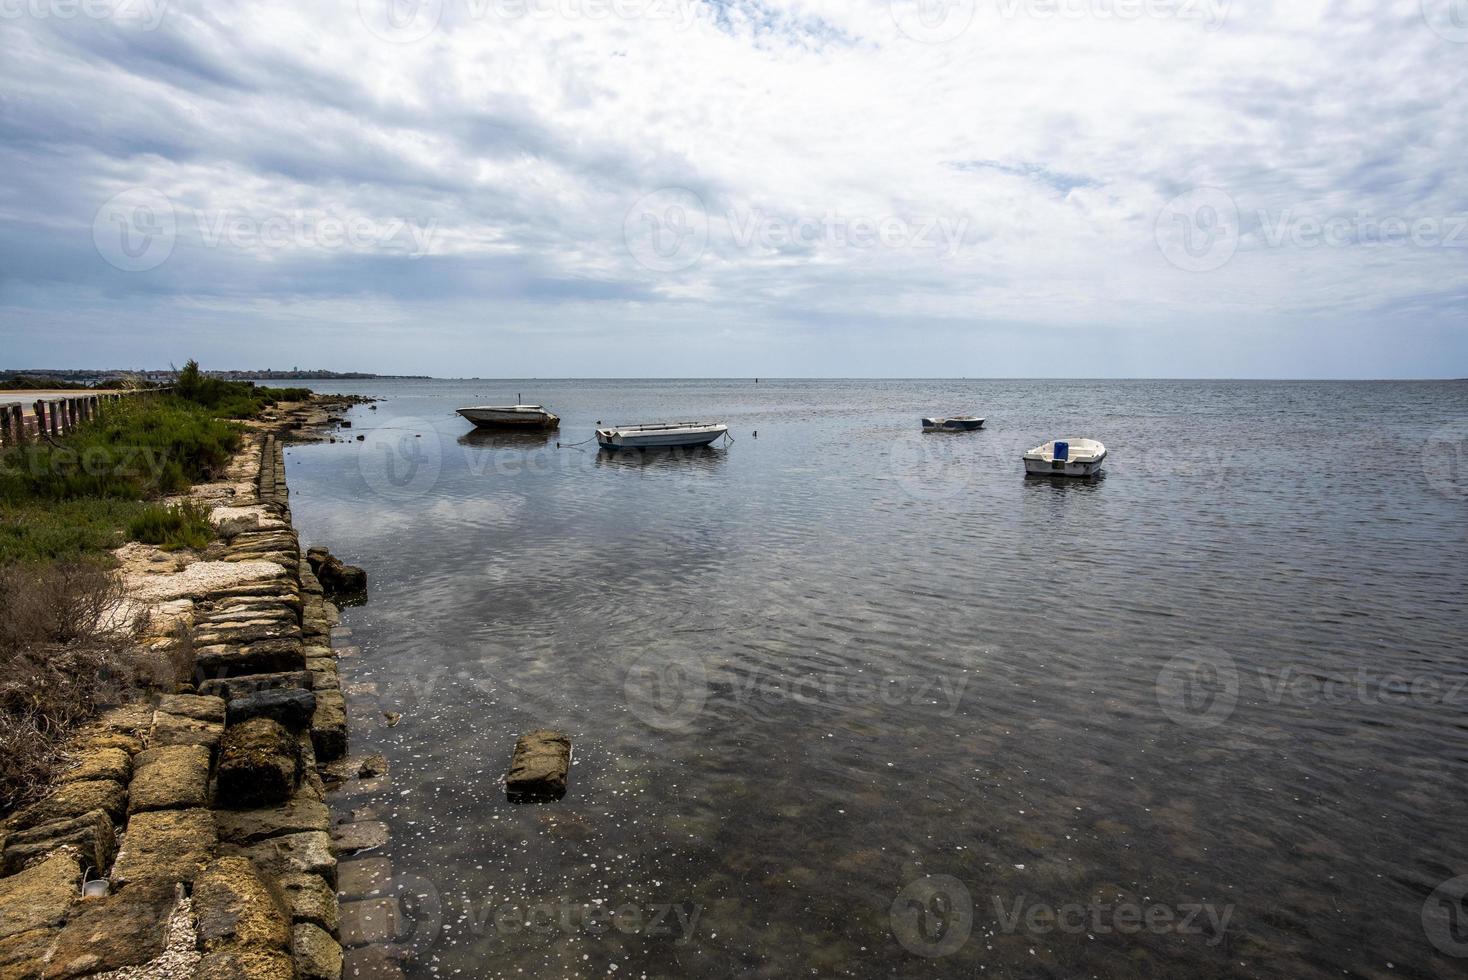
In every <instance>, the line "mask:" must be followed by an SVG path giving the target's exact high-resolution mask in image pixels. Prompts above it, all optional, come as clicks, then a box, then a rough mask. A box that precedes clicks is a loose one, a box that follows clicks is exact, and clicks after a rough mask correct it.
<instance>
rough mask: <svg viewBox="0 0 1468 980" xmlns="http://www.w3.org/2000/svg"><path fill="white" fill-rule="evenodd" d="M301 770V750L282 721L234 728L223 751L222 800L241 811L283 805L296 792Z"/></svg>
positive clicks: (254, 722) (252, 721)
mask: <svg viewBox="0 0 1468 980" xmlns="http://www.w3.org/2000/svg"><path fill="white" fill-rule="evenodd" d="M301 770H302V764H301V748H300V746H299V745H298V744H297V743H296V740H295V738H294V737H293V736H292V735H291V733H290V732H288V731H286V730H285V728H284V727H282V726H281V724H280V723H279V722H277V721H274V720H272V719H270V718H252V719H250V720H249V721H246V722H243V723H242V724H239V725H232V726H230V728H229V729H228V730H227V731H226V732H225V735H224V744H223V746H222V748H221V749H220V755H219V773H218V783H217V785H218V796H219V801H220V803H221V805H224V806H230V807H239V808H250V807H260V806H272V805H275V804H278V803H282V802H284V801H286V800H288V799H290V797H291V796H292V795H293V794H294V793H295V791H296V787H297V785H299V784H300V779H301Z"/></svg>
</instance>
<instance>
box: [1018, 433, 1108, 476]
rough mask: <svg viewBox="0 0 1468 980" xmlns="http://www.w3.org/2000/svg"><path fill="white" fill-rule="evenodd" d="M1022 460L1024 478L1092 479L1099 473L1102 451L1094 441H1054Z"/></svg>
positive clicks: (1026, 454) (1035, 449) (1103, 450)
mask: <svg viewBox="0 0 1468 980" xmlns="http://www.w3.org/2000/svg"><path fill="white" fill-rule="evenodd" d="M1022 458H1023V459H1024V461H1025V475H1026V476H1094V475H1096V474H1097V473H1099V472H1101V464H1102V462H1103V461H1105V459H1106V447H1105V446H1103V445H1101V443H1099V442H1097V441H1096V440H1095V439H1056V440H1055V441H1053V442H1047V443H1045V445H1043V446H1036V447H1035V448H1034V449H1031V450H1030V451H1029V452H1027V453H1025V454H1024V456H1023V457H1022Z"/></svg>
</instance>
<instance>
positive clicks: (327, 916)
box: [276, 865, 341, 936]
mask: <svg viewBox="0 0 1468 980" xmlns="http://www.w3.org/2000/svg"><path fill="white" fill-rule="evenodd" d="M337 868H338V880H340V868H341V866H340V865H338V866H337ZM276 885H277V887H279V889H280V891H281V894H283V895H284V896H285V902H286V907H287V908H288V909H289V910H290V914H291V921H293V922H311V923H314V924H315V925H317V926H320V927H321V928H322V929H324V930H326V931H327V932H328V933H330V934H331V935H333V936H335V935H336V934H337V930H338V929H339V928H340V927H341V909H340V907H339V905H338V901H337V895H336V891H335V889H333V888H332V887H331V886H330V885H328V884H327V883H326V879H325V878H322V877H321V876H320V875H311V874H301V873H299V872H292V873H290V874H284V875H281V876H280V877H279V878H278V879H277V880H276Z"/></svg>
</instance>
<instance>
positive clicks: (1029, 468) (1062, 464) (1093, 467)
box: [1025, 456, 1106, 476]
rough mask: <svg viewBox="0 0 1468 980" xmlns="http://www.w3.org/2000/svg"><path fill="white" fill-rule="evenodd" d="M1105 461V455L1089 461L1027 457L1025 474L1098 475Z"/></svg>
mask: <svg viewBox="0 0 1468 980" xmlns="http://www.w3.org/2000/svg"><path fill="white" fill-rule="evenodd" d="M1105 461H1106V457H1105V456H1103V457H1101V458H1100V459H1098V460H1095V461H1093V462H1088V463H1077V462H1075V461H1074V460H1061V459H1057V460H1046V459H1027V460H1025V476H1096V475H1097V474H1098V473H1100V472H1101V464H1102V463H1104V462H1105Z"/></svg>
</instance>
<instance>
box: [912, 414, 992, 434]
mask: <svg viewBox="0 0 1468 980" xmlns="http://www.w3.org/2000/svg"><path fill="white" fill-rule="evenodd" d="M983 427H984V420H983V419H981V418H975V417H974V416H972V415H955V416H953V417H952V418H947V419H923V431H924V432H974V431H975V430H978V429H982V428H983Z"/></svg>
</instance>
